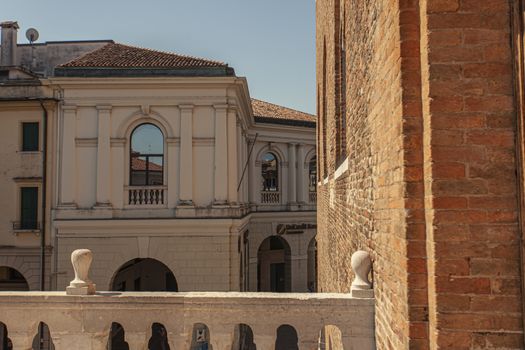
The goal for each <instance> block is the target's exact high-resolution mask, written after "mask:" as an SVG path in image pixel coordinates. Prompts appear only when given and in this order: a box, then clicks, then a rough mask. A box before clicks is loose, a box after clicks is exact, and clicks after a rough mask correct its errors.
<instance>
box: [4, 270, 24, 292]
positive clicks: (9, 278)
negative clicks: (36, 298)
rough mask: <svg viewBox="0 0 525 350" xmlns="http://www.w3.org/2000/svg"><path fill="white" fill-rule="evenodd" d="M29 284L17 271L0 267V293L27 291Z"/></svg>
mask: <svg viewBox="0 0 525 350" xmlns="http://www.w3.org/2000/svg"><path fill="white" fill-rule="evenodd" d="M28 290H29V284H28V283H27V280H26V279H25V278H24V276H23V275H22V274H21V273H20V272H18V271H17V270H15V269H13V268H11V267H8V266H0V291H28Z"/></svg>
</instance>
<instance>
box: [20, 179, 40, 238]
mask: <svg viewBox="0 0 525 350" xmlns="http://www.w3.org/2000/svg"><path fill="white" fill-rule="evenodd" d="M37 223H38V187H22V188H21V189H20V228H21V229H22V230H35V229H37V228H38V227H37Z"/></svg>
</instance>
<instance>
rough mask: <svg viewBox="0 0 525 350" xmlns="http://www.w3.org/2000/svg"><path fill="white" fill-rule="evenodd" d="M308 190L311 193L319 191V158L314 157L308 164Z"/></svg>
mask: <svg viewBox="0 0 525 350" xmlns="http://www.w3.org/2000/svg"><path fill="white" fill-rule="evenodd" d="M308 190H309V191H310V192H315V191H316V190H317V156H313V157H312V159H311V160H310V163H309V164H308Z"/></svg>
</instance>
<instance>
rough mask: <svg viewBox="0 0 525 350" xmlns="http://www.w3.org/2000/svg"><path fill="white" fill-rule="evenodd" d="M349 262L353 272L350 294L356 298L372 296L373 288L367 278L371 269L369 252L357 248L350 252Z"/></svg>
mask: <svg viewBox="0 0 525 350" xmlns="http://www.w3.org/2000/svg"><path fill="white" fill-rule="evenodd" d="M351 263H352V270H353V271H354V274H355V278H354V281H353V282H352V286H351V288H350V292H351V294H352V296H353V297H356V298H373V297H374V290H373V289H372V283H370V281H369V280H368V274H369V273H370V271H371V270H372V259H370V254H368V253H367V252H365V251H364V250H358V251H356V252H355V253H354V254H352V261H351Z"/></svg>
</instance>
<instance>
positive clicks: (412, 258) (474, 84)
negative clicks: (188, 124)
mask: <svg viewBox="0 0 525 350" xmlns="http://www.w3.org/2000/svg"><path fill="white" fill-rule="evenodd" d="M337 6H338V4H337V2H336V1H335V0H317V55H318V60H317V62H318V63H317V75H318V86H317V90H318V103H319V108H318V111H319V117H320V122H319V123H318V129H319V130H318V140H319V149H318V151H319V152H318V153H319V155H318V157H319V158H318V159H319V164H320V171H319V174H320V177H321V178H320V181H321V182H320V186H319V194H318V203H319V207H318V224H319V228H318V250H319V255H318V256H319V287H320V289H321V291H341V292H344V291H348V289H349V287H350V283H351V279H352V275H351V269H350V257H351V254H352V252H354V251H355V250H357V249H365V250H368V251H370V252H371V253H372V256H373V259H374V274H373V277H374V289H375V294H376V298H377V301H376V334H377V343H378V348H379V349H409V348H410V349H438V348H439V349H481V348H483V349H485V348H487V349H496V348H497V349H519V348H522V347H523V324H522V304H521V299H522V295H521V291H520V283H521V270H520V256H519V244H520V242H519V236H520V232H519V227H518V197H517V188H518V187H517V179H516V171H517V169H516V167H517V162H516V156H515V154H516V151H515V137H516V135H515V125H516V107H515V106H514V96H513V64H512V55H513V53H512V48H511V44H510V42H511V41H510V18H511V17H510V8H509V2H507V1H500V0H486V1H481V2H480V1H474V0H421V1H415V0H370V1H361V0H344V1H343V0H341V3H340V4H339V7H341V9H343V8H344V10H342V12H344V13H346V18H344V21H345V23H346V39H347V45H346V46H347V47H346V50H347V59H346V62H347V67H346V76H347V78H348V82H347V93H346V110H347V118H346V121H347V125H346V127H347V132H346V141H347V145H346V146H347V149H346V153H347V154H348V170H346V171H342V172H341V171H339V172H337V173H336V167H337V162H336V154H335V150H336V144H335V142H336V140H337V137H336V133H337V128H336V120H337V118H336V113H337V111H338V108H337V105H336V103H337V102H336V101H338V100H337V98H336V94H337V89H336V86H335V85H336V83H337V81H338V72H337V71H336V68H337V64H336V61H337V60H336V57H335V52H336V49H337V47H336V45H335V41H334V37H335V35H334V33H335V31H336V30H338V26H337V25H336V21H335V18H336V16H335V13H336V11H340V9H339V8H336V7H337ZM325 48H326V49H325ZM325 57H326V59H325ZM324 62H326V65H325V64H324ZM324 164H325V166H323V165H324ZM323 168H325V169H323ZM340 170H341V169H340ZM336 174H341V175H340V176H339V177H337V176H336Z"/></svg>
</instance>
